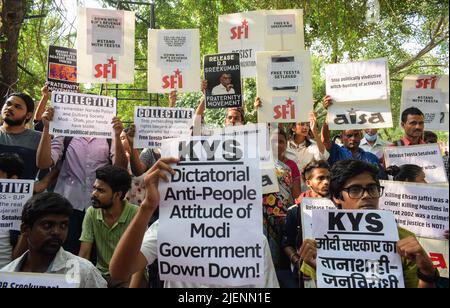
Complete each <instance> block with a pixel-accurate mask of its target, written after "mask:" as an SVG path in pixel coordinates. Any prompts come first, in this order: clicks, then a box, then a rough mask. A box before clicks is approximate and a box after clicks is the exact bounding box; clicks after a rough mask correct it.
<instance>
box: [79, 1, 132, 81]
mask: <svg viewBox="0 0 450 308" xmlns="http://www.w3.org/2000/svg"><path fill="white" fill-rule="evenodd" d="M134 35H135V15H134V12H129V11H117V10H105V9H88V8H78V28H77V58H78V62H79V63H82V64H83V65H80V66H79V68H78V82H80V83H114V84H129V83H134V46H135V43H134V41H135V38H134Z"/></svg>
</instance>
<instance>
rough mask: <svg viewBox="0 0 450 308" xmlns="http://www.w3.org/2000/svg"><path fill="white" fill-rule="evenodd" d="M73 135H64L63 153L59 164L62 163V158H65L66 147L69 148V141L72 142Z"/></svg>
mask: <svg viewBox="0 0 450 308" xmlns="http://www.w3.org/2000/svg"><path fill="white" fill-rule="evenodd" d="M72 139H73V137H64V142H63V144H64V148H63V153H62V157H61V165H62V164H63V163H64V160H65V159H66V156H67V149H68V148H69V145H70V143H71V142H72Z"/></svg>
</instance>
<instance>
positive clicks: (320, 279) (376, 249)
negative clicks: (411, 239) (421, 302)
mask: <svg viewBox="0 0 450 308" xmlns="http://www.w3.org/2000/svg"><path fill="white" fill-rule="evenodd" d="M312 221H313V236H314V238H315V240H316V243H317V286H318V287H319V288H404V279H403V269H402V260H401V258H400V255H399V254H398V253H397V242H398V240H399V235H398V230H397V225H396V223H395V219H394V215H393V214H392V213H391V212H388V211H375V210H314V211H313V214H312Z"/></svg>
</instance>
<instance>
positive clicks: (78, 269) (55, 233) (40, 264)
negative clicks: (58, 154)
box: [0, 193, 106, 288]
mask: <svg viewBox="0 0 450 308" xmlns="http://www.w3.org/2000/svg"><path fill="white" fill-rule="evenodd" d="M72 211H73V208H72V205H71V204H70V202H69V201H68V200H67V199H66V198H64V197H62V196H60V195H58V194H55V193H42V194H39V195H35V196H34V197H33V198H31V199H30V200H28V202H27V203H26V204H25V206H24V208H23V211H22V226H21V231H22V233H23V234H24V235H25V237H26V238H27V241H28V248H29V250H28V251H27V252H26V253H25V254H24V255H22V256H21V257H20V258H18V259H16V260H14V261H13V262H11V263H10V264H8V265H7V266H5V267H4V268H2V269H1V270H0V276H1V272H8V273H12V272H24V273H46V274H63V275H66V277H67V278H69V279H71V280H72V281H73V282H74V283H79V287H80V288H106V281H105V280H104V279H103V278H102V276H101V275H100V272H99V271H98V270H97V269H96V268H95V266H94V265H92V263H90V262H89V261H86V260H84V259H82V258H80V257H77V256H75V255H73V254H71V253H69V252H66V251H65V250H64V249H63V248H62V245H63V243H64V241H65V240H66V238H67V230H68V225H69V217H70V215H71V214H72Z"/></svg>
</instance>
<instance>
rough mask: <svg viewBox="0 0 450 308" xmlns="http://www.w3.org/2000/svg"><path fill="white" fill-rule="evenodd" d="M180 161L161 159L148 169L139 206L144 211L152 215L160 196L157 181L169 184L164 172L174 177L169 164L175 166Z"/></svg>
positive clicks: (176, 159)
mask: <svg viewBox="0 0 450 308" xmlns="http://www.w3.org/2000/svg"><path fill="white" fill-rule="evenodd" d="M179 161H180V160H179V159H178V158H173V157H171V158H161V159H160V160H158V162H157V163H156V164H155V165H154V166H153V167H152V168H151V169H150V171H149V172H148V174H147V175H146V176H145V179H144V184H145V189H146V194H145V200H144V202H142V204H141V208H142V209H144V210H149V211H151V212H152V213H153V212H154V211H155V210H156V208H157V207H158V205H159V200H160V195H159V181H160V180H161V179H162V180H163V181H166V182H169V178H168V177H167V175H166V173H165V171H166V172H169V173H170V174H172V175H175V171H174V170H173V169H172V168H171V167H170V164H176V163H178V162H179Z"/></svg>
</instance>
